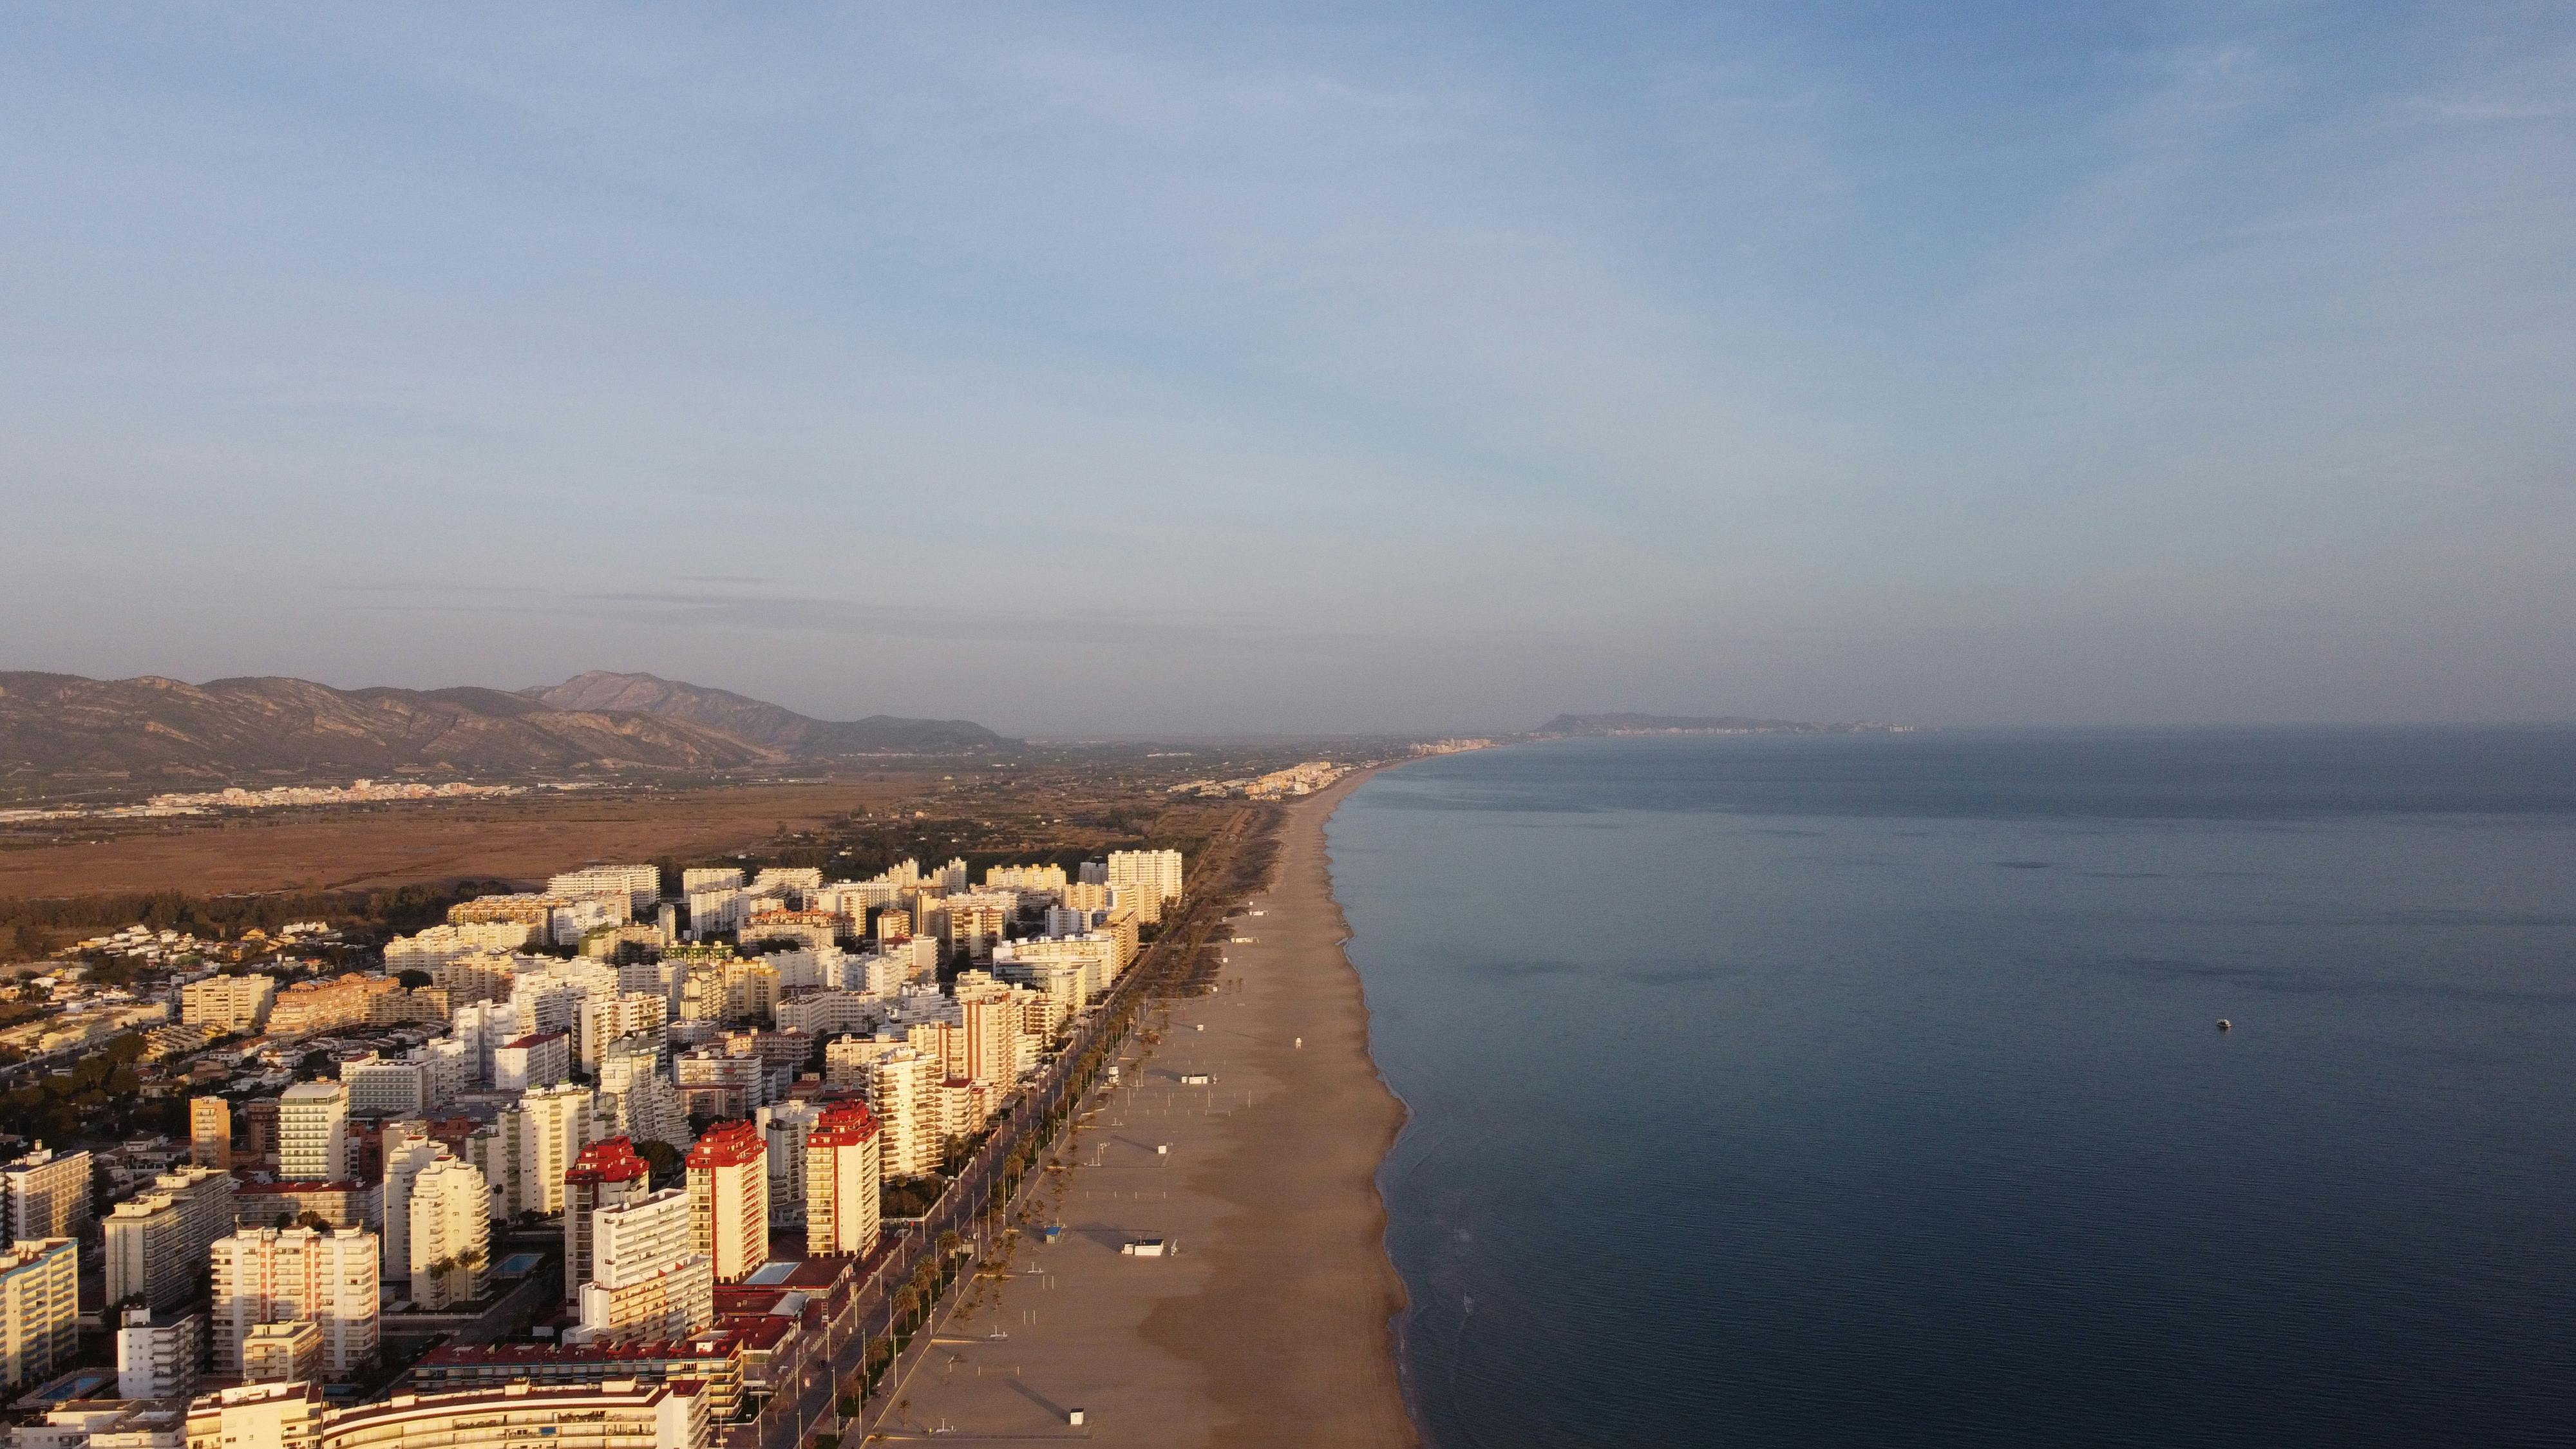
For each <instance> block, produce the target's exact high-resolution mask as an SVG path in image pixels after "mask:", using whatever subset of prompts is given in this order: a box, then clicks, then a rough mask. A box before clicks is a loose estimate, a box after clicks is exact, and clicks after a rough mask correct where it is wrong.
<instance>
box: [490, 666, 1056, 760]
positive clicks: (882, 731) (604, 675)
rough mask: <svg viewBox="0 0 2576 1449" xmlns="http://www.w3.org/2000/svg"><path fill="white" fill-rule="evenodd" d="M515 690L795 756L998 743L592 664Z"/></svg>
mask: <svg viewBox="0 0 2576 1449" xmlns="http://www.w3.org/2000/svg"><path fill="white" fill-rule="evenodd" d="M519 693H521V694H523V695H525V696H527V697H528V698H530V699H533V700H536V701H538V702H539V703H541V704H545V705H548V706H551V707H552V708H555V709H563V710H586V711H595V712H604V713H635V714H649V715H653V716H656V717H658V718H661V719H669V720H685V721H687V722H688V723H690V724H695V725H704V726H706V727H707V728H709V729H715V730H721V731H723V732H724V733H726V734H729V735H732V736H734V737H735V738H737V739H742V740H748V741H750V742H751V743H753V744H756V745H760V746H763V747H764V748H767V749H773V750H778V751H782V752H784V753H786V754H788V755H791V756H795V757H797V758H809V759H810V758H815V757H824V756H831V755H849V754H870V753H875V752H879V751H885V750H957V749H972V748H974V747H976V746H979V745H998V744H1002V743H1005V741H1004V740H1003V738H1002V737H1001V736H1000V735H997V734H995V733H993V732H992V731H991V730H988V729H986V728H984V727H983V726H982V725H979V724H976V723H975V722H973V721H972V720H962V719H903V718H900V717H898V716H895V715H890V714H872V715H869V716H868V717H867V718H865V719H857V720H820V719H813V718H809V717H808V716H805V715H801V714H798V713H796V712H795V711H794V710H791V709H786V708H782V707H781V706H778V705H774V704H769V703H766V702H764V701H761V700H757V699H753V698H750V697H749V696H747V695H740V694H736V693H734V692H733V691H732V690H729V689H707V688H704V687H702V686H700V685H695V684H682V683H680V682H678V681H677V680H670V679H663V678H660V677H658V676H656V675H651V674H613V673H610V672H609V671H607V670H604V669H594V670H591V671H590V672H589V673H587V674H577V675H574V676H573V677H572V678H570V679H567V680H565V681H564V682H563V683H561V684H558V685H555V686H553V687H551V688H537V689H523V690H520V691H519Z"/></svg>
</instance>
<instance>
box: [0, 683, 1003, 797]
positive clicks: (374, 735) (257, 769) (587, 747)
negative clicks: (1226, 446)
mask: <svg viewBox="0 0 2576 1449" xmlns="http://www.w3.org/2000/svg"><path fill="white" fill-rule="evenodd" d="M1004 743H1008V742H1007V741H1004V740H1003V739H1002V737H1001V736H999V735H996V734H994V733H993V732H992V731H991V730H988V729H985V728H984V727H983V726H981V725H977V724H972V723H969V722H967V721H964V720H916V719H900V718H895V717H893V716H887V715H877V716H873V717H871V718H869V719H865V720H857V721H850V722H835V721H828V720H816V719H809V718H807V717H806V716H804V715H800V714H797V713H795V712H794V711H792V710H787V709H783V708H780V707H779V706H777V705H773V704H764V703H762V702H761V701H759V700H755V699H748V698H745V697H744V696H742V695H738V694H732V693H729V692H727V691H724V690H718V689H701V688H699V687H697V686H695V685H689V684H682V683H678V682H676V681H671V680H663V679H657V678H655V677H653V676H652V675H649V674H607V673H600V672H593V673H589V674H584V675H581V676H579V677H577V678H574V679H571V680H567V681H566V682H564V683H563V684H561V685H557V686H554V687H552V688H539V689H531V690H523V691H519V692H516V693H513V692H510V691H506V690H498V689H479V688H471V687H466V688H455V689H433V690H413V689H351V690H343V689H333V688H331V687H330V686H329V685H324V684H316V683H314V682H312V681H311V680H304V679H288V678H274V677H272V678H250V679H217V680H211V681H208V682H207V683H205V684H188V683H185V682H183V681H181V680H176V679H163V678H159V677H156V676H151V675H145V676H142V677H140V678H135V679H118V680H98V679H84V678H82V677H80V676H78V675H71V674H40V673H32V672H18V673H0V773H6V774H8V775H11V776H19V777H21V778H20V779H18V780H14V781H12V782H11V783H13V784H20V785H23V784H24V783H25V781H24V779H23V777H24V776H26V775H29V774H33V775H38V776H54V775H62V774H103V775H115V774H128V775H131V776H134V777H135V778H137V779H138V780H144V781H161V780H167V781H186V782H191V783H202V782H206V781H227V782H230V781H235V780H237V779H244V778H248V777H251V776H260V775H267V776H274V775H280V774H291V775H307V774H321V775H378V774H385V775H390V774H396V773H405V772H409V773H437V774H455V775H515V774H545V773H552V772H563V771H579V770H590V769H622V768H649V769H695V770H705V769H730V768H736V767H740V766H745V765H759V764H778V763H785V762H789V761H795V760H817V759H828V758H832V757H834V756H842V755H854V754H868V753H880V752H939V751H949V750H963V749H975V748H983V747H989V746H993V745H999V744H1004Z"/></svg>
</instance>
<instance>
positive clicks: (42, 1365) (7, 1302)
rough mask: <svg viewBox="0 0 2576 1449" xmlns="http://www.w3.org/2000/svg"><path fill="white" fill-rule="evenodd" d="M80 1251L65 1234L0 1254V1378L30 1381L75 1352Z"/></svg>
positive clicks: (34, 1240) (67, 1361) (77, 1346)
mask: <svg viewBox="0 0 2576 1449" xmlns="http://www.w3.org/2000/svg"><path fill="white" fill-rule="evenodd" d="M79 1258H80V1254H79V1250H78V1249H77V1248H76V1247H74V1246H73V1243H72V1240H71V1239H70V1238H67V1237H43V1238H22V1239H20V1240H19V1241H18V1242H17V1243H15V1244H13V1245H12V1246H11V1247H10V1248H9V1250H8V1251H7V1252H5V1253H0V1383H7V1384H24V1385H28V1386H33V1385H35V1384H39V1383H42V1382H44V1381H45V1380H46V1379H47V1378H49V1377H51V1376H52V1375H53V1374H54V1373H55V1372H56V1371H57V1370H60V1369H65V1368H69V1367H70V1366H71V1363H72V1359H73V1357H74V1355H76V1354H77V1353H79V1351H80V1262H79Z"/></svg>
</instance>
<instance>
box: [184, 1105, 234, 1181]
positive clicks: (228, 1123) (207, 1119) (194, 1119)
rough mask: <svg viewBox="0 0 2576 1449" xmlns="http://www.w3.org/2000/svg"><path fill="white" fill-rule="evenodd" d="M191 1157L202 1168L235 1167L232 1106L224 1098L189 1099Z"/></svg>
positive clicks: (189, 1148)
mask: <svg viewBox="0 0 2576 1449" xmlns="http://www.w3.org/2000/svg"><path fill="white" fill-rule="evenodd" d="M188 1156H189V1159H190V1160H191V1161H193V1162H195V1163H197V1164H198V1165H199V1166H201V1167H221V1168H229V1167H231V1166H232V1165H233V1104H232V1103H231V1102H229V1101H226V1100H225V1099H223V1098H221V1097H190V1098H189V1099H188Z"/></svg>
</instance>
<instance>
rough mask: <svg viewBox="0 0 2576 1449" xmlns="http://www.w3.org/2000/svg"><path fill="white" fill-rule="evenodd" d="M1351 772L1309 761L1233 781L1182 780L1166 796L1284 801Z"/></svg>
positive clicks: (1321, 786)
mask: <svg viewBox="0 0 2576 1449" xmlns="http://www.w3.org/2000/svg"><path fill="white" fill-rule="evenodd" d="M1353 768H1354V767H1353V766H1350V765H1336V764H1334V763H1333V762H1332V761H1330V760H1308V761H1306V762H1305V763H1304V764H1299V765H1290V766H1289V767H1288V768H1286V769H1284V770H1273V771H1271V772H1270V773H1269V774H1266V775H1247V776H1244V777H1243V778H1241V779H1234V780H1183V781H1182V782H1181V783H1179V784H1177V785H1174V786H1172V787H1171V789H1170V791H1169V792H1168V793H1170V794H1174V795H1195V796H1199V797H1201V798H1203V799H1224V798H1226V797H1229V796H1233V797H1240V798H1243V799H1248V800H1285V799H1289V798H1292V797H1294V796H1298V795H1312V794H1314V793H1315V792H1316V791H1318V790H1321V789H1323V788H1324V787H1325V786H1327V785H1329V784H1331V783H1333V782H1334V781H1335V780H1338V779H1340V778H1342V777H1343V776H1344V775H1347V774H1349V773H1350V772H1351V770H1352V769H1353Z"/></svg>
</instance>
